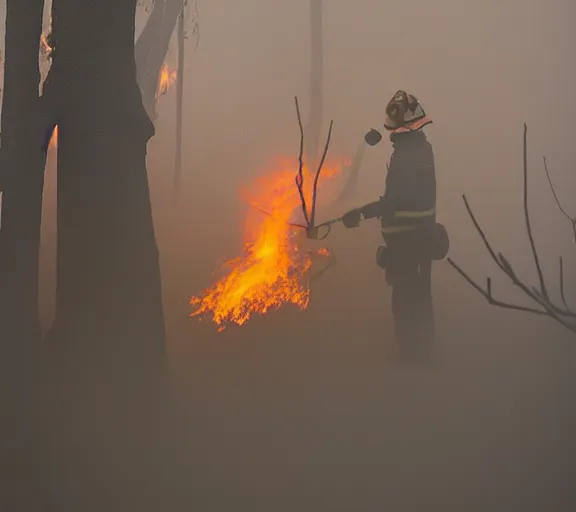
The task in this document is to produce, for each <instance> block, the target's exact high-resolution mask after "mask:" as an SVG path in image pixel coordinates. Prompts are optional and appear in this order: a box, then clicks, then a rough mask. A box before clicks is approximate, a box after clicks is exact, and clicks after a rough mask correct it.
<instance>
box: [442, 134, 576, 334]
mask: <svg viewBox="0 0 576 512" xmlns="http://www.w3.org/2000/svg"><path fill="white" fill-rule="evenodd" d="M527 134H528V128H527V126H526V125H524V139H523V164H524V165H523V194H524V218H525V221H526V233H527V236H528V241H529V243H530V249H531V253H532V256H533V259H534V266H535V268H536V273H537V275H538V282H539V285H538V287H536V286H532V285H530V284H529V283H527V282H526V281H524V280H523V279H522V278H521V277H520V276H519V275H518V273H517V272H516V270H515V269H514V266H513V265H512V264H511V263H510V261H509V260H508V258H507V257H506V256H504V255H503V254H502V253H500V252H497V251H496V250H495V249H494V248H493V247H492V245H491V244H490V242H489V241H488V238H487V236H486V234H485V233H484V230H483V229H482V228H481V227H480V224H479V223H478V221H477V220H476V216H475V215H474V213H473V211H472V208H471V207H470V204H469V203H468V199H467V198H466V196H462V198H463V200H464V205H465V207H466V210H467V212H468V215H469V216H470V218H471V219H472V222H473V224H474V227H475V229H476V231H477V232H478V234H479V235H480V237H481V238H482V241H483V242H484V246H485V247H486V250H487V252H488V254H489V255H490V257H491V258H492V260H493V261H494V263H496V266H497V267H498V268H499V269H500V271H501V272H503V273H504V275H505V276H507V277H508V278H509V279H510V281H511V282H512V284H513V285H514V286H516V287H517V288H519V289H520V290H521V291H522V292H523V293H524V295H525V296H526V297H527V298H528V299H530V301H531V302H532V303H533V304H534V306H523V305H519V304H513V303H509V302H504V301H501V300H498V299H496V298H494V296H493V294H492V280H491V278H490V277H487V278H486V286H485V287H483V286H482V285H480V284H479V283H477V282H476V281H474V280H473V279H472V278H471V277H470V276H469V274H468V273H466V272H465V271H464V270H463V269H462V268H461V267H460V266H459V265H458V264H457V263H456V262H455V261H454V260H452V259H451V258H448V262H449V263H450V265H452V267H454V268H455V269H456V270H457V271H458V272H459V273H460V275H461V276H462V277H463V278H464V279H466V281H467V282H468V283H469V284H470V285H471V286H472V287H474V289H475V290H476V291H478V292H479V293H480V294H482V295H483V296H484V298H485V299H486V300H487V301H488V303H490V304H492V305H494V306H498V307H501V308H506V309H513V310H516V311H523V312H527V313H532V314H536V315H543V316H547V317H549V318H552V319H553V320H555V321H556V322H558V323H560V324H561V325H562V326H563V327H565V328H566V329H568V330H569V331H571V332H573V333H576V312H575V311H574V310H573V309H571V308H570V306H569V305H568V301H567V300H566V295H565V292H564V290H565V279H564V264H563V259H562V257H561V256H560V257H559V265H558V269H559V276H558V287H559V295H560V297H559V300H558V301H555V300H553V299H552V297H551V296H550V293H549V290H548V288H549V284H547V283H546V280H545V278H544V274H543V272H542V268H541V263H540V256H539V254H538V250H537V248H536V244H535V242H534V237H533V235H532V225H531V222H530V211H529V205H528V155H527V153H528V151H527V146H528V143H527ZM544 170H545V172H546V177H547V179H548V183H549V185H550V189H551V191H552V194H553V195H554V199H555V201H556V204H557V206H558V208H559V210H560V212H561V213H562V214H563V216H564V217H565V218H566V219H568V221H569V222H570V224H571V227H572V231H573V234H574V242H575V243H576V218H574V217H571V216H570V215H568V214H567V213H566V211H565V209H564V208H563V206H562V204H561V203H560V201H559V200H558V196H557V194H556V190H555V188H554V185H553V183H552V180H551V178H550V173H549V172H548V166H547V164H546V158H544Z"/></svg>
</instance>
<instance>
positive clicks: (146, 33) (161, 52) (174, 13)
mask: <svg viewBox="0 0 576 512" xmlns="http://www.w3.org/2000/svg"><path fill="white" fill-rule="evenodd" d="M183 7H184V2H183V0H156V1H155V2H154V8H153V9H152V12H151V13H150V16H149V18H148V21H147V22H146V25H145V27H144V29H143V30H142V33H141V34H140V37H139V38H138V41H137V42H136V49H135V54H136V69H137V73H138V75H137V76H138V84H139V85H140V89H141V90H142V99H143V101H144V107H145V108H146V111H147V112H148V115H149V116H150V117H151V118H152V119H153V120H154V119H155V117H156V109H155V107H156V93H157V91H158V80H159V76H160V70H161V69H162V65H163V64H164V60H165V59H166V53H167V52H168V47H169V45H170V39H171V38H172V34H173V33H174V28H175V27H176V21H177V20H178V15H179V14H180V13H181V12H182V10H183Z"/></svg>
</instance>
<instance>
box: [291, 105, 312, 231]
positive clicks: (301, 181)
mask: <svg viewBox="0 0 576 512" xmlns="http://www.w3.org/2000/svg"><path fill="white" fill-rule="evenodd" d="M294 103H295V105H296V116H297V118H298V128H299V129H300V151H299V153H298V174H297V175H296V188H298V194H299V195H300V202H301V203H302V213H303V214H304V220H305V221H306V225H307V226H310V220H309V218H308V209H307V208H306V197H305V196H304V190H303V188H302V187H303V185H304V174H303V171H304V126H303V125H302V116H301V114H300V105H299V104H298V97H297V96H294Z"/></svg>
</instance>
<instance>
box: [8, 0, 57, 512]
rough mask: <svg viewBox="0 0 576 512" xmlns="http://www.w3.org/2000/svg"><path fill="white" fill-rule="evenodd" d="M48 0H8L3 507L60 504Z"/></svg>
mask: <svg viewBox="0 0 576 512" xmlns="http://www.w3.org/2000/svg"><path fill="white" fill-rule="evenodd" d="M42 9H43V0H30V1H26V2H22V1H21V0H8V1H7V4H6V32H5V43H6V44H5V67H4V85H3V98H2V101H3V104H2V139H1V149H0V190H1V191H2V211H1V227H0V404H2V405H1V410H2V414H1V420H0V432H1V434H0V439H1V443H0V453H1V454H2V455H1V456H0V509H1V510H57V509H58V507H56V505H55V502H54V501H53V496H52V495H51V492H50V489H49V488H50V479H51V470H50V469H48V467H47V443H46V440H45V439H44V438H43V437H44V436H43V434H44V427H45V423H44V421H43V419H44V414H43V412H42V409H41V408H40V405H41V403H42V402H43V397H44V395H43V394H42V391H43V390H44V388H45V384H46V380H45V372H44V369H45V367H44V366H43V365H42V364H41V363H42V359H41V355H42V352H41V350H40V349H41V345H40V343H39V342H40V338H41V333H40V323H39V315H38V264H39V250H40V220H41V212H42V186H43V173H44V164H45V158H46V155H45V151H44V150H43V142H44V130H43V126H42V124H43V115H42V107H41V104H40V101H39V98H38V87H39V82H40V72H39V66H38V53H39V41H40V33H41V30H42Z"/></svg>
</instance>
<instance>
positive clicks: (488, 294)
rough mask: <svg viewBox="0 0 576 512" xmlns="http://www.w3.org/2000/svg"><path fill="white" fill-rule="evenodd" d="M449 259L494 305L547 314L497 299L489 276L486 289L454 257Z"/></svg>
mask: <svg viewBox="0 0 576 512" xmlns="http://www.w3.org/2000/svg"><path fill="white" fill-rule="evenodd" d="M447 261H448V263H449V264H450V265H452V267H453V268H455V269H456V270H457V271H458V273H459V274H460V275H461V276H462V277H463V278H464V279H466V281H468V283H469V284H470V285H471V286H472V287H473V288H474V289H475V290H476V291H477V292H479V293H480V294H481V295H482V296H483V297H484V298H485V299H486V300H487V301H488V303H489V304H491V305H492V306H498V307H500V308H506V309H514V310H516V311H524V312H527V313H533V314H536V315H547V313H546V311H542V310H539V309H534V308H530V307H526V306H518V305H516V304H510V303H508V302H502V301H500V300H497V299H495V298H494V297H493V296H492V281H491V279H490V278H489V277H487V278H486V288H485V289H484V288H482V287H481V286H480V285H479V284H478V283H477V282H476V281H474V280H473V279H472V278H471V277H470V276H469V275H468V274H467V273H466V272H465V271H464V270H463V269H462V268H461V267H460V266H459V265H458V264H457V263H456V262H455V261H454V260H453V259H452V258H447Z"/></svg>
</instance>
